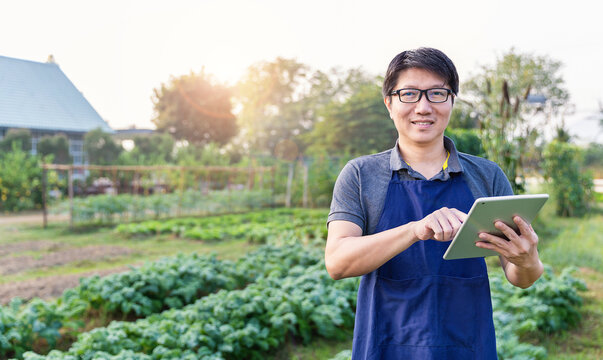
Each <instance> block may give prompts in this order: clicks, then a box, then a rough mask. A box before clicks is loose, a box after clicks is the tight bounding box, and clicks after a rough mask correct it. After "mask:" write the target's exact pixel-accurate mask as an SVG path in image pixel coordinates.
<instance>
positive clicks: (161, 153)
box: [119, 133, 174, 165]
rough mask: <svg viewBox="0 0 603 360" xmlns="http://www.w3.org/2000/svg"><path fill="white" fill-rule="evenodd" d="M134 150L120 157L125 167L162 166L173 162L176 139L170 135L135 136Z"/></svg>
mask: <svg viewBox="0 0 603 360" xmlns="http://www.w3.org/2000/svg"><path fill="white" fill-rule="evenodd" d="M133 140H134V148H133V149H132V150H130V151H124V152H122V153H121V154H120V156H119V163H120V164H123V165H161V164H168V163H170V162H172V160H173V157H172V153H173V152H174V139H173V138H172V136H171V135H170V134H164V133H153V134H151V135H148V136H143V135H139V136H135V137H134V139H133Z"/></svg>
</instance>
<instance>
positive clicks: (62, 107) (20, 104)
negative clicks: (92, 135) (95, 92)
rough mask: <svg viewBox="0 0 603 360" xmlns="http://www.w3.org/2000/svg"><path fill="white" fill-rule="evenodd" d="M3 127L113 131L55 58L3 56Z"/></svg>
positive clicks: (0, 108) (0, 120)
mask: <svg viewBox="0 0 603 360" xmlns="http://www.w3.org/2000/svg"><path fill="white" fill-rule="evenodd" d="M0 127H7V128H27V129H38V130H51V131H52V130H59V131H68V132H88V131H90V130H92V129H95V128H98V127H100V128H101V129H103V131H105V132H111V133H112V132H113V130H112V129H111V128H110V127H109V125H108V124H107V122H106V121H105V120H103V119H102V118H101V117H100V115H99V114H98V113H97V112H96V110H94V108H93V107H92V105H90V103H89V102H88V101H87V100H86V98H85V97H84V95H82V93H81V92H80V91H79V90H78V89H77V88H76V87H75V85H73V83H72V82H71V81H70V80H69V79H68V78H67V76H65V74H64V73H63V71H62V70H61V68H59V66H58V65H57V64H55V63H54V62H49V63H39V62H35V61H28V60H21V59H14V58H9V57H5V56H0Z"/></svg>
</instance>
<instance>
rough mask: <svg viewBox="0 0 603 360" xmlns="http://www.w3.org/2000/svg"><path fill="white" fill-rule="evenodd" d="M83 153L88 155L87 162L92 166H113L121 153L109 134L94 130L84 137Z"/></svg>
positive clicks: (99, 129) (120, 148)
mask: <svg viewBox="0 0 603 360" xmlns="http://www.w3.org/2000/svg"><path fill="white" fill-rule="evenodd" d="M84 151H85V152H86V154H87V155H88V161H89V162H90V163H91V164H94V165H111V164H114V163H115V162H116V160H117V158H118V157H119V154H120V153H121V152H122V151H123V148H122V147H121V146H120V145H118V144H117V143H116V142H115V141H113V138H112V137H111V135H110V134H108V133H106V132H103V130H102V129H101V128H96V129H94V130H91V131H89V132H88V133H86V135H84Z"/></svg>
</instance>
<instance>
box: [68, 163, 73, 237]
mask: <svg viewBox="0 0 603 360" xmlns="http://www.w3.org/2000/svg"><path fill="white" fill-rule="evenodd" d="M67 182H68V184H69V185H68V192H69V228H73V166H69V169H68V170H67Z"/></svg>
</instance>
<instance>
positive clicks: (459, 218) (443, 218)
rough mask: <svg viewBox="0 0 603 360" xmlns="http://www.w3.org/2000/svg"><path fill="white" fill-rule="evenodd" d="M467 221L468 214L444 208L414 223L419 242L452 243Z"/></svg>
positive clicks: (414, 230)
mask: <svg viewBox="0 0 603 360" xmlns="http://www.w3.org/2000/svg"><path fill="white" fill-rule="evenodd" d="M466 219H467V214H465V213H464V212H462V211H460V210H457V209H449V208H446V207H443V208H441V209H438V210H436V211H434V212H432V213H431V214H429V215H427V216H425V217H424V218H423V219H421V220H419V221H415V222H414V223H413V232H414V234H415V237H416V238H417V239H418V240H427V239H434V240H437V241H450V240H452V239H453V238H454V236H455V235H456V233H457V232H458V231H459V229H460V228H461V225H462V224H463V222H464V221H465V220H466Z"/></svg>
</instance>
